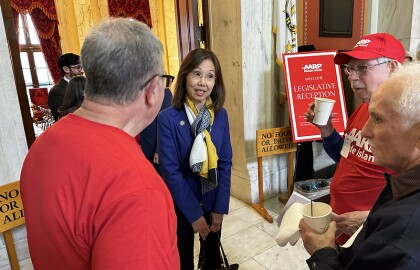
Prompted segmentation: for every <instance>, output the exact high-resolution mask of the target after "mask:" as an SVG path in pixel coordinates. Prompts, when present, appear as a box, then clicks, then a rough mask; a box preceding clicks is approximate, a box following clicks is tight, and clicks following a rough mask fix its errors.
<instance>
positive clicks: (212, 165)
mask: <svg viewBox="0 0 420 270" xmlns="http://www.w3.org/2000/svg"><path fill="white" fill-rule="evenodd" d="M185 103H186V105H187V106H188V107H189V108H190V109H191V111H192V112H193V113H194V114H195V116H198V114H199V110H197V108H196V107H195V106H194V103H193V102H192V100H191V99H190V98H189V97H188V95H187V96H186V99H185ZM212 104H213V101H212V100H211V98H210V97H207V99H206V103H205V105H204V106H206V108H207V109H208V111H209V112H210V116H211V118H210V127H211V126H212V125H213V122H214V110H213V109H210V108H211V105H212ZM190 124H191V123H190ZM202 132H204V135H205V140H204V143H205V144H206V148H207V159H206V160H205V161H203V165H202V167H201V170H200V173H199V174H200V176H201V177H203V178H206V179H208V178H209V171H210V170H212V169H217V160H218V159H219V157H218V156H217V152H216V147H215V146H214V144H213V142H212V140H211V136H210V132H208V130H207V129H204V130H203V131H202Z"/></svg>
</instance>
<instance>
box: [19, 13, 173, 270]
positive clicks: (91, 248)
mask: <svg viewBox="0 0 420 270" xmlns="http://www.w3.org/2000/svg"><path fill="white" fill-rule="evenodd" d="M162 51H163V50H162V45H161V43H160V42H159V40H158V39H157V37H155V36H154V35H153V34H152V32H151V31H150V29H149V28H148V27H147V26H146V25H145V24H143V23H140V22H139V21H136V20H132V19H122V18H119V19H110V20H108V21H105V22H103V23H101V24H100V25H98V26H97V27H95V28H93V29H92V31H91V32H90V33H89V34H88V35H87V37H86V39H85V41H84V44H83V47H82V51H81V59H82V63H83V67H84V69H85V72H86V78H87V86H86V91H85V100H84V102H83V104H82V106H81V107H80V108H79V109H78V110H76V111H75V112H74V113H72V114H69V115H67V116H65V117H63V118H62V119H61V120H60V121H59V122H58V123H56V124H54V125H53V126H51V127H50V128H49V129H48V130H47V131H46V132H44V133H43V134H42V135H41V136H40V137H39V138H38V139H37V140H36V141H35V143H34V144H33V145H32V147H31V149H30V150H29V153H28V155H27V157H26V158H25V161H24V164H23V168H22V172H21V192H22V201H23V205H24V209H25V218H26V227H27V232H28V244H29V251H30V255H31V259H32V263H33V266H34V268H35V269H79V270H83V269H101V270H104V269H105V270H106V269H179V268H180V266H179V255H178V249H177V237H176V215H175V211H174V205H173V202H172V198H171V195H170V193H169V191H168V189H167V187H166V185H165V184H164V182H163V180H162V179H161V178H160V177H159V176H158V174H157V173H156V171H155V170H154V168H153V167H152V165H151V164H150V162H148V160H147V159H146V157H145V156H144V154H143V152H141V151H140V150H139V147H138V145H137V142H136V140H135V139H134V137H135V136H136V135H137V134H139V133H140V132H141V131H142V130H143V129H144V128H145V127H146V126H148V125H149V124H150V122H152V120H153V119H154V118H155V117H156V114H157V113H158V111H159V109H160V106H161V104H162V100H163V93H164V92H163V90H164V85H163V82H162V79H161V77H160V75H162V73H163V63H162Z"/></svg>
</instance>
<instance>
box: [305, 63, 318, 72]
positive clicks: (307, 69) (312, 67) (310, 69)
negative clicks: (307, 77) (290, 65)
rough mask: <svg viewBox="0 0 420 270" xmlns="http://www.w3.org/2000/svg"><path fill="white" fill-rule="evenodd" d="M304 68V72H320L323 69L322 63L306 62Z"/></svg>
mask: <svg viewBox="0 0 420 270" xmlns="http://www.w3.org/2000/svg"><path fill="white" fill-rule="evenodd" d="M302 69H303V72H319V71H322V64H306V65H304V66H303V67H302Z"/></svg>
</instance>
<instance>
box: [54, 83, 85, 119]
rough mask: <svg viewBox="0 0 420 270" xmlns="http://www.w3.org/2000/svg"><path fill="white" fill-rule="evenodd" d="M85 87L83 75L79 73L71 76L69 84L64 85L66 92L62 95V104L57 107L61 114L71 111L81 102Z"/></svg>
mask: <svg viewBox="0 0 420 270" xmlns="http://www.w3.org/2000/svg"><path fill="white" fill-rule="evenodd" d="M85 87H86V77H85V76H81V75H79V76H74V77H72V78H71V80H70V81H69V84H68V85H67V87H66V94H65V95H64V99H63V105H62V106H61V107H60V109H59V110H60V111H61V112H62V113H63V114H67V113H69V112H73V111H75V110H76V109H78V108H79V107H80V106H81V105H82V102H83V100H84V98H85ZM62 116H64V115H62Z"/></svg>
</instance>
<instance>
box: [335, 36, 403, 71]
mask: <svg viewBox="0 0 420 270" xmlns="http://www.w3.org/2000/svg"><path fill="white" fill-rule="evenodd" d="M379 57H387V58H390V59H394V60H397V61H398V62H400V63H401V64H402V63H404V59H405V49H404V46H403V45H402V43H401V42H400V41H399V40H398V39H396V38H395V37H394V36H393V35H390V34H387V33H376V34H371V35H367V36H364V37H363V38H362V39H361V40H360V41H359V42H357V44H356V46H354V48H353V50H351V51H348V52H340V53H337V54H336V55H335V57H334V63H335V64H337V65H342V64H347V63H348V62H349V61H350V59H351V58H355V59H361V60H369V59H376V58H379Z"/></svg>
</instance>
